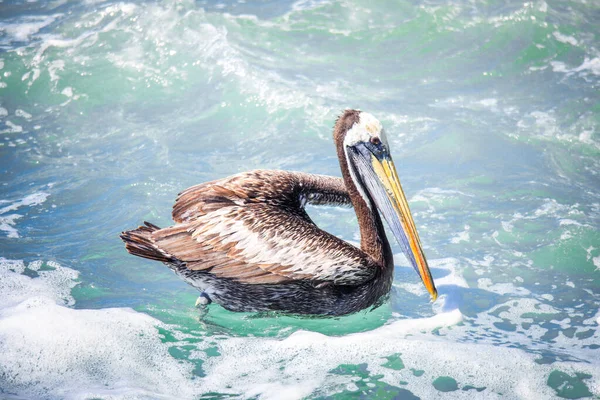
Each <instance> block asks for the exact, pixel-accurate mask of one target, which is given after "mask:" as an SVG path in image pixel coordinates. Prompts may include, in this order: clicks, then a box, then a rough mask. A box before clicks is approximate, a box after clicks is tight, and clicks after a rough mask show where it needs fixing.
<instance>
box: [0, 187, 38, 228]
mask: <svg viewBox="0 0 600 400" xmlns="http://www.w3.org/2000/svg"><path fill="white" fill-rule="evenodd" d="M48 196H49V194H48V193H45V192H37V193H33V194H30V195H28V196H25V197H24V198H23V199H21V200H17V201H15V202H12V203H11V202H9V201H6V200H4V201H0V204H3V203H4V204H5V203H10V204H9V205H7V206H4V207H2V208H0V231H3V232H6V234H7V236H8V237H9V238H18V237H19V232H18V231H17V229H16V228H15V225H16V221H17V220H18V219H20V218H22V217H23V215H22V214H7V213H9V212H11V211H16V210H18V209H19V208H21V207H31V206H37V205H40V204H42V203H43V202H45V201H46V199H47V198H48Z"/></svg>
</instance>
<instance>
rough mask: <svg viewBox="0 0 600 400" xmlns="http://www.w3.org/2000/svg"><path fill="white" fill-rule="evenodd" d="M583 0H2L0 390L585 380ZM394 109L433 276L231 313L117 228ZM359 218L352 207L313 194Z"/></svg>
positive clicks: (393, 138) (597, 254) (592, 352)
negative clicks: (375, 300) (318, 302)
mask: <svg viewBox="0 0 600 400" xmlns="http://www.w3.org/2000/svg"><path fill="white" fill-rule="evenodd" d="M598 20H600V6H599V5H598V3H597V2H594V1H575V0H573V1H569V0H556V1H543V0H542V1H532V2H526V3H524V2H516V1H495V0H481V1H480V0H477V1H461V0H457V1H452V2H446V1H398V2H373V1H343V2H333V1H332V2H329V1H298V2H292V1H263V2H244V1H237V2H236V1H225V2H212V1H197V2H194V1H185V0H184V1H174V0H165V1H153V2H141V1H124V2H116V1H93V0H89V1H80V2H74V1H70V2H67V1H60V0H58V1H33V2H30V1H10V2H7V1H4V2H0V133H1V134H0V171H1V176H2V179H1V181H0V185H1V186H0V257H1V259H0V299H1V300H0V397H3V398H51V399H62V398H73V399H84V398H103V399H109V398H143V399H154V398H196V399H198V398H211V399H216V398H230V397H233V398H261V399H263V398H264V399H270V398H273V399H280V398H286V399H287V398H289V399H293V398H308V399H324V398H336V399H354V398H381V399H387V398H403V399H412V398H416V397H419V398H423V399H428V398H469V399H472V398H482V399H493V398H504V399H507V398H508V399H513V398H519V399H545V398H556V397H563V398H582V397H592V398H594V397H596V398H597V397H598V396H600V327H599V326H600V312H599V309H600V229H599V227H600V177H599V176H598V173H599V171H600V95H599V93H600V92H599V85H600V48H599V43H600V40H599V35H600V28H599V26H598V24H597V21H598ZM348 107H351V108H360V109H362V110H365V111H368V112H371V113H372V114H374V115H375V116H376V117H378V118H379V119H380V120H381V121H382V123H383V124H384V126H385V127H386V130H387V132H388V137H389V140H390V146H391V148H392V153H393V154H394V158H395V161H396V164H397V167H398V172H399V174H400V179H401V180H402V182H403V185H404V189H405V192H406V193H407V196H408V198H409V201H410V204H411V208H412V210H413V213H414V216H415V221H416V223H417V226H418V229H419V232H420V236H421V239H422V242H423V244H424V248H425V252H426V254H427V256H428V258H429V261H430V265H431V267H432V272H433V276H434V278H435V280H436V282H437V285H438V289H439V292H440V295H441V298H440V300H439V301H438V302H436V303H435V304H431V303H429V301H428V295H427V293H426V291H425V290H424V288H423V286H422V285H421V283H420V282H419V278H418V277H417V275H416V274H415V273H414V271H413V270H412V268H411V267H410V266H409V264H408V263H407V261H406V260H405V259H404V257H403V256H402V255H401V254H400V249H399V247H394V251H395V252H396V253H397V256H396V257H395V261H396V277H395V281H394V287H393V290H392V292H391V294H390V296H389V299H388V300H387V301H386V302H385V303H384V304H383V305H382V306H381V307H379V308H377V309H375V310H366V311H364V312H361V313H357V314H355V315H352V316H347V317H343V318H333V319H319V318H295V317H290V316H277V315H256V314H236V313H231V312H228V311H226V310H224V309H222V308H221V307H220V306H218V305H214V304H213V305H211V306H210V307H209V310H208V313H207V315H204V316H200V314H199V312H198V311H197V310H196V309H194V307H193V305H194V302H195V299H196V296H197V294H198V293H197V291H196V290H195V289H193V288H191V287H189V286H187V285H186V284H185V283H183V282H182V281H180V280H179V279H178V278H177V277H176V276H174V275H173V274H172V273H171V271H169V269H168V268H166V267H165V266H164V265H162V264H160V263H153V262H151V261H148V260H143V259H138V258H134V257H132V256H129V255H128V254H127V253H126V252H125V250H124V249H123V246H122V243H121V242H120V240H119V238H118V234H119V233H120V232H121V231H122V230H125V229H130V228H132V227H135V226H137V225H139V224H140V223H141V222H142V221H144V220H148V221H151V222H153V223H155V224H157V225H159V226H168V225H169V224H170V223H171V220H170V207H171V206H172V204H173V201H174V199H175V197H176V195H177V193H178V192H179V191H181V190H183V189H184V188H186V187H188V186H191V185H193V184H196V183H199V182H203V181H207V180H212V179H217V178H221V177H225V176H228V175H230V174H234V173H237V172H241V171H246V170H250V169H254V168H273V169H288V170H298V171H305V172H314V173H323V174H330V175H339V165H338V161H337V159H336V156H335V150H334V148H333V143H332V139H331V128H332V126H333V124H334V121H335V118H336V117H337V115H339V113H340V112H341V111H342V110H343V109H344V108H348ZM309 213H310V215H311V217H313V219H314V220H315V221H316V222H317V223H318V224H319V225H320V226H321V227H323V228H324V229H326V230H328V231H330V232H332V233H334V234H335V235H338V236H339V237H341V238H343V239H345V240H348V241H351V242H353V243H356V242H358V241H359V237H358V228H357V225H356V218H355V216H354V215H353V211H352V210H350V209H342V208H316V207H313V208H310V209H309Z"/></svg>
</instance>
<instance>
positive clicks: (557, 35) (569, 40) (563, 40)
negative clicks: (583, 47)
mask: <svg viewBox="0 0 600 400" xmlns="http://www.w3.org/2000/svg"><path fill="white" fill-rule="evenodd" d="M552 35H554V37H555V38H556V40H558V41H559V42H561V43H567V44H570V45H571V46H577V39H575V38H574V37H573V36H569V35H563V34H562V33H560V32H558V31H554V32H552Z"/></svg>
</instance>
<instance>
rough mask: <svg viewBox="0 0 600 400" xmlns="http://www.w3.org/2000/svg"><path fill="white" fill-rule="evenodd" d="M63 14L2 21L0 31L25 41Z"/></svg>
mask: <svg viewBox="0 0 600 400" xmlns="http://www.w3.org/2000/svg"><path fill="white" fill-rule="evenodd" d="M60 15H61V14H55V15H45V16H27V17H23V18H21V19H20V20H19V21H18V22H15V23H5V24H2V23H0V31H4V32H5V33H6V34H7V35H8V36H9V38H11V39H12V40H15V41H19V42H24V41H26V40H28V39H29V38H30V37H31V36H33V35H35V34H36V33H38V32H39V31H40V29H42V28H44V27H46V26H48V25H50V24H51V23H52V22H54V21H55V20H56V18H58V17H59V16H60Z"/></svg>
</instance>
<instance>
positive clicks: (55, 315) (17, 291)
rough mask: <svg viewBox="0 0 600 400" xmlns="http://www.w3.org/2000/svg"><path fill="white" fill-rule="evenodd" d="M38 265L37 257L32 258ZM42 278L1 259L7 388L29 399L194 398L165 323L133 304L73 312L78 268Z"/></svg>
mask: <svg viewBox="0 0 600 400" xmlns="http://www.w3.org/2000/svg"><path fill="white" fill-rule="evenodd" d="M30 266H32V267H33V268H29V269H31V270H36V269H38V270H39V267H40V263H39V262H38V263H34V264H30ZM53 267H54V268H55V269H54V270H52V271H39V272H38V274H39V277H36V278H30V277H29V276H26V275H23V274H22V272H24V271H25V265H24V263H23V262H22V261H11V260H6V259H0V298H1V299H2V302H1V303H0V354H2V356H1V357H2V362H1V363H0V376H2V382H3V387H2V389H3V390H4V392H3V393H6V392H8V393H16V394H17V395H18V396H21V397H27V398H41V397H44V398H46V397H52V398H66V399H81V398H90V397H103V398H115V397H117V398H140V397H143V398H158V397H160V398H191V397H194V395H195V394H197V393H198V392H199V390H198V387H197V386H196V385H195V384H194V382H193V381H192V380H191V379H190V366H189V365H188V364H186V363H179V362H178V361H176V360H175V359H173V358H172V357H171V356H170V355H169V353H168V348H167V346H166V345H165V344H163V343H162V342H161V340H160V337H159V335H158V332H157V329H156V326H164V325H162V324H161V323H160V321H157V320H155V319H153V318H151V317H149V316H147V315H145V314H141V313H138V312H135V311H133V310H131V309H115V308H108V309H101V310H74V309H71V308H68V307H65V305H70V304H73V302H74V301H73V298H72V297H71V295H70V290H71V288H72V287H73V286H75V284H76V282H75V281H74V280H73V279H75V278H76V277H77V276H78V273H77V271H74V270H72V269H70V268H66V267H62V266H60V265H58V264H53Z"/></svg>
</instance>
